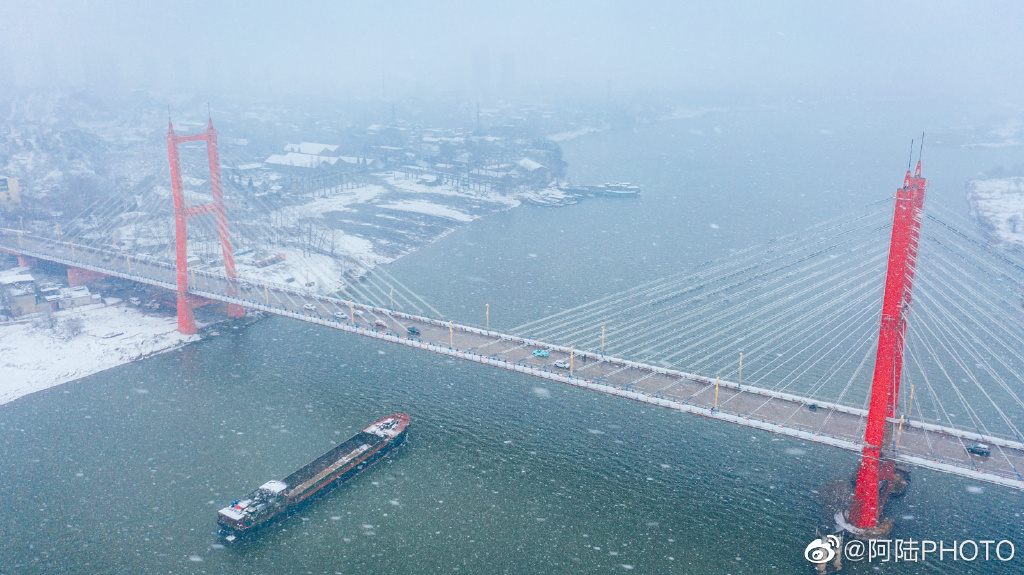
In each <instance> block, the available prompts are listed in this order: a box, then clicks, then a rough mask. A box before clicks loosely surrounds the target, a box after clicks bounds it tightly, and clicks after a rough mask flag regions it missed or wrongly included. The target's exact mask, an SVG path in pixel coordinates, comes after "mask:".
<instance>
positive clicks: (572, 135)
mask: <svg viewBox="0 0 1024 575" xmlns="http://www.w3.org/2000/svg"><path fill="white" fill-rule="evenodd" d="M607 129H608V126H602V127H600V128H592V127H590V126H587V127H585V128H580V129H579V130H571V131H568V132H558V133H557V134H551V135H549V136H548V137H547V139H548V141H550V142H568V141H569V140H575V139H576V138H579V137H580V136H586V135H587V134H592V133H594V132H601V131H604V130H607Z"/></svg>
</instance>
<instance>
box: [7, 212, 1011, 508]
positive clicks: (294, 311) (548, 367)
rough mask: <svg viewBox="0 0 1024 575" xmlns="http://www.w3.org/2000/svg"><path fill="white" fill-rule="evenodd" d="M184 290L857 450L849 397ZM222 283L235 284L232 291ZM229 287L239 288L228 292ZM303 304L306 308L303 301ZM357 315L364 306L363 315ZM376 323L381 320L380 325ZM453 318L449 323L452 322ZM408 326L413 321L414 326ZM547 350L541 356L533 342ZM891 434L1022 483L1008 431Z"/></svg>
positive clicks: (207, 281) (940, 465) (130, 273)
mask: <svg viewBox="0 0 1024 575" xmlns="http://www.w3.org/2000/svg"><path fill="white" fill-rule="evenodd" d="M0 248H2V249H4V250H5V251H10V252H13V253H20V254H24V255H28V256H32V257H36V258H40V259H45V260H50V261H55V262H59V263H63V264H67V265H72V266H76V267H80V268H85V269H91V270H94V271H98V272H101V273H105V274H108V275H113V276H118V277H124V278H127V279H131V280H134V281H139V282H142V283H147V284H150V285H155V286H159V287H164V288H167V289H174V287H175V286H174V281H175V279H174V278H175V275H174V269H173V268H171V267H170V266H169V265H168V264H165V263H163V262H150V261H131V260H130V259H129V258H128V257H127V256H125V255H123V254H114V253H110V252H103V251H99V250H95V249H90V248H87V247H84V246H75V247H74V248H72V247H71V246H70V245H69V244H64V243H57V242H54V241H52V240H45V239H39V238H33V237H29V236H24V237H21V238H19V237H17V234H12V233H11V231H10V230H3V231H0ZM191 279H192V280H193V283H192V285H190V290H191V293H193V294H196V295H198V296H201V297H205V298H209V299H214V300H220V301H224V302H232V303H238V304H241V305H243V306H245V307H247V308H249V309H258V310H262V311H266V312H269V313H274V314H278V315H283V316H287V317H292V318H295V319H299V320H303V321H307V322H311V323H316V324H320V325H324V326H326V327H331V328H334V329H339V330H343V331H348V332H351V333H357V334H360V335H364V336H369V337H374V338H377V339H382V340H386V341H391V342H394V343H400V344H404V345H408V346H411V347H416V348H420V349H426V350H429V351H434V352H436V353H442V354H446V355H450V356H454V357H459V358H461V359H466V360H470V361H476V362H478V363H484V364H487V365H493V366H496V367H501V368H504V369H510V370H514V371H519V372H522V373H527V374H530V375H533V376H537V377H542V378H545V379H549V380H553V381H559V382H563V383H568V384H571V385H575V386H578V387H582V388H586V389H591V390H594V391H600V392H603V393H608V394H611V395H615V396H619V397H625V398H629V399H633V400H637V401H643V402H646V403H651V404H654V405H660V406H663V407H667V408H671V409H676V410H678V411H685V412H689V413H695V414H698V415H702V416H704V417H709V418H713V419H720V420H724V421H730V422H732V423H736V424H739V425H744V426H748V427H754V428H758V429H762V430H766V431H771V432H774V433H779V434H783V435H788V436H792V437H797V438H800V439H804V440H808V441H814V442H817V443H822V444H826V445H831V446H835V447H840V448H843V449H848V450H851V451H855V452H858V453H859V452H860V451H861V447H862V438H863V434H864V425H865V420H866V416H867V412H866V411H865V410H862V409H857V408H852V407H849V406H843V405H835V404H829V403H825V402H820V401H815V400H812V399H807V398H802V397H797V396H793V395H788V394H783V393H779V392H775V391H772V390H768V389H761V388H757V387H752V386H748V385H740V384H738V383H735V382H726V381H720V382H719V383H718V386H717V388H718V389H717V395H718V398H717V406H716V403H715V395H716V384H715V381H714V380H711V379H709V378H706V377H702V376H699V375H696V374H690V373H685V372H679V371H673V370H668V369H664V368H660V367H655V366H650V365H644V364H639V363H635V362H631V361H627V360H624V359H620V358H612V357H603V356H601V355H600V354H595V353H592V352H576V353H575V354H574V357H573V361H572V366H573V370H572V374H571V375H570V373H569V370H568V369H561V368H558V367H555V365H554V364H555V362H556V361H558V360H568V359H569V350H568V349H565V348H562V347H559V346H554V345H549V344H545V343H543V342H535V341H530V340H526V339H523V338H518V337H515V336H511V335H506V334H501V333H498V332H490V331H486V330H482V329H479V328H475V327H471V326H466V325H458V324H449V323H448V322H441V321H438V320H433V319H429V318H424V317H418V316H412V315H409V314H404V313H400V312H391V311H388V310H384V309H381V308H376V307H372V306H366V305H362V304H356V305H353V306H352V309H355V310H357V312H358V313H356V314H354V315H353V314H350V306H349V303H348V302H345V301H342V300H338V299H334V298H327V297H320V296H315V295H311V294H305V293H302V292H300V291H298V290H295V289H292V288H290V287H288V286H280V285H269V284H267V285H258V284H254V283H248V282H246V281H244V280H236V281H235V282H233V285H230V286H229V282H228V280H227V278H225V277H223V276H218V275H215V274H206V273H201V272H197V273H196V274H195V275H194V277H193V278H191ZM229 287H231V288H232V289H230V290H229ZM231 292H235V293H236V295H234V296H230V295H227V294H229V293H231ZM306 306H309V307H311V308H312V309H308V308H307V307H306ZM360 314H361V315H360ZM376 322H381V323H383V324H384V325H383V326H380V325H377V324H376ZM449 326H450V327H449ZM410 327H416V328H418V329H419V331H420V334H419V335H415V336H413V335H411V334H410V333H409V329H408V328H410ZM537 349H546V350H548V352H549V355H548V357H537V356H535V355H533V351H534V350H537ZM890 424H891V425H892V427H893V429H892V437H894V438H898V450H897V451H896V452H895V454H894V456H895V458H896V459H897V461H902V462H905V463H909V464H912V465H917V466H921V467H926V468H931V469H935V470H938V471H942V472H947V473H954V474H957V475H962V476H965V477H969V478H973V479H977V480H980V481H987V482H992V483H997V484H1000V485H1005V486H1008V487H1013V488H1016V489H1024V478H1022V476H1021V472H1024V444H1021V443H1019V442H1016V441H1012V440H1008V439H1005V438H997V437H988V436H982V435H978V434H975V433H972V432H969V431H964V430H960V429H954V428H948V427H941V426H937V425H931V424H927V423H922V422H917V421H905V422H904V424H903V426H902V429H900V428H899V427H898V422H897V421H892V422H890ZM975 441H983V442H985V443H988V444H990V445H991V446H992V455H991V456H990V457H978V456H973V455H970V454H968V453H967V450H966V445H969V444H970V443H973V442H975Z"/></svg>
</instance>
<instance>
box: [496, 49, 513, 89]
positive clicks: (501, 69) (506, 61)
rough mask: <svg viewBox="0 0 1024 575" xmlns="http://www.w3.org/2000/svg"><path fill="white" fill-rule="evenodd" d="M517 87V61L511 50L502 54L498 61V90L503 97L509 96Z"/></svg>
mask: <svg viewBox="0 0 1024 575" xmlns="http://www.w3.org/2000/svg"><path fill="white" fill-rule="evenodd" d="M515 89H516V62H515V58H514V57H513V56H512V54H511V53H510V52H505V53H503V54H502V55H501V60H500V61H499V62H498V90H499V91H500V92H501V96H502V97H505V98H507V97H509V96H511V95H512V94H514V93H515Z"/></svg>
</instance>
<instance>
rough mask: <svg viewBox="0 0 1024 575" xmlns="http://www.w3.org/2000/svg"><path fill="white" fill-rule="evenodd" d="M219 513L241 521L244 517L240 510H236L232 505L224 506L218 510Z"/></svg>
mask: <svg viewBox="0 0 1024 575" xmlns="http://www.w3.org/2000/svg"><path fill="white" fill-rule="evenodd" d="M220 514H221V515H223V516H224V517H227V518H228V519H231V520H234V521H241V520H242V519H243V518H244V517H245V516H244V515H242V512H241V511H238V510H236V509H235V508H234V507H225V508H224V509H221V510H220Z"/></svg>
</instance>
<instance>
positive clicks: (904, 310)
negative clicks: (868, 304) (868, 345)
mask: <svg viewBox="0 0 1024 575" xmlns="http://www.w3.org/2000/svg"><path fill="white" fill-rule="evenodd" d="M927 187H928V181H927V180H925V179H924V178H923V177H921V160H920V158H918V161H917V168H916V169H915V170H914V174H913V175H911V173H910V167H909V166H908V167H907V175H906V176H905V177H904V178H903V187H902V188H900V189H898V190H896V208H895V212H894V215H893V220H892V239H891V240H890V243H889V265H888V269H887V271H886V276H885V297H884V300H883V301H882V319H881V326H880V327H879V332H878V352H877V353H876V355H875V373H874V377H873V379H872V382H871V402H870V406H869V408H868V421H867V429H866V430H865V432H864V451H863V455H862V458H861V463H860V472H859V473H858V474H857V487H856V489H855V490H854V494H853V501H852V503H851V505H850V512H849V520H850V522H851V523H852V524H853V525H854V526H855V527H858V528H861V529H867V530H873V529H876V528H877V526H878V520H879V517H880V515H881V511H882V507H883V506H884V505H885V500H886V499H887V498H888V496H889V491H890V489H892V486H893V482H894V480H895V475H896V473H895V472H896V465H895V462H894V461H893V459H892V449H891V445H892V437H891V435H892V434H891V431H892V425H887V423H889V422H892V421H893V418H895V417H896V408H897V407H898V406H899V397H900V376H901V374H902V372H903V343H904V341H905V340H906V333H907V316H908V315H909V313H910V304H911V297H910V296H911V291H912V289H913V286H914V267H915V264H916V262H917V248H918V241H919V237H920V231H921V209H922V208H923V207H924V193H925V189H926V188H927Z"/></svg>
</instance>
